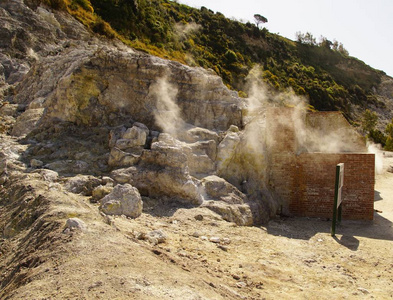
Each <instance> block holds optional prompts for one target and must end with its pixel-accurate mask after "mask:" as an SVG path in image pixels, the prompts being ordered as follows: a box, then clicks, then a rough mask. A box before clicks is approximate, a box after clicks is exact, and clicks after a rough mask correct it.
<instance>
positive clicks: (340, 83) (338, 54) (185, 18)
mask: <svg viewBox="0 0 393 300" xmlns="http://www.w3.org/2000/svg"><path fill="white" fill-rule="evenodd" d="M35 1H42V2H45V3H46V4H49V5H50V6H52V7H57V8H59V9H67V10H68V11H69V12H70V13H71V14H73V15H74V16H76V17H77V18H79V19H80V20H81V21H82V22H83V23H84V24H85V25H87V26H89V27H90V28H91V29H92V30H93V31H95V32H97V33H99V34H102V35H106V36H108V37H111V38H113V37H115V36H117V37H118V38H120V39H122V40H123V41H125V42H126V43H128V44H129V45H131V46H133V47H135V48H137V49H139V50H143V51H146V52H149V53H151V54H155V55H159V56H161V57H165V58H170V59H174V60H178V61H180V62H183V63H187V64H189V65H197V66H202V67H205V68H211V69H213V70H214V71H215V72H216V73H217V74H218V75H220V76H221V77H222V78H223V80H224V82H225V83H226V84H227V85H228V86H230V87H231V88H233V89H236V90H238V91H239V94H240V95H241V96H245V95H246V94H245V93H244V92H243V90H244V84H245V78H246V76H247V74H248V72H249V71H250V69H251V68H252V67H254V66H255V65H259V66H260V68H261V69H262V70H263V73H262V74H263V75H262V76H263V78H262V79H263V80H264V81H266V82H267V83H268V84H269V85H270V86H271V87H273V88H274V89H276V90H281V91H283V90H287V89H288V88H292V89H293V91H294V92H295V93H296V94H299V95H305V96H306V97H308V98H309V101H310V104H311V105H312V106H314V107H315V108H316V109H318V110H341V111H342V112H343V113H344V114H345V115H346V116H347V118H348V119H351V104H352V103H355V104H359V105H363V106H364V107H367V106H369V105H370V103H372V104H373V105H376V106H378V105H383V104H381V103H379V102H378V101H377V99H376V98H375V97H374V96H373V93H372V88H373V87H374V86H376V85H378V84H379V82H380V78H381V76H382V75H383V74H384V73H383V72H382V71H377V70H374V69H372V68H371V67H369V66H367V65H366V64H364V63H363V62H361V61H359V60H357V59H356V58H353V57H349V56H348V53H347V52H346V50H345V49H344V48H343V47H342V45H341V44H335V43H332V42H330V41H328V40H327V39H324V40H323V41H322V42H321V43H316V42H315V39H314V38H313V37H312V36H310V35H309V34H306V35H302V34H298V40H297V41H291V40H288V39H286V38H283V37H281V36H279V35H277V34H273V33H270V32H269V31H268V30H267V29H266V28H258V27H257V26H256V25H255V24H252V23H249V22H248V23H246V24H244V23H242V22H239V21H236V20H230V19H228V18H226V17H225V16H224V15H223V14H221V13H219V12H216V13H214V12H213V11H211V10H209V9H207V8H205V7H202V8H201V9H196V8H191V7H189V6H186V5H183V4H180V3H177V2H176V1H169V0H35ZM93 11H94V13H93ZM266 21H267V20H266ZM108 24H110V26H109V25H108ZM112 28H113V29H114V30H113V29H112Z"/></svg>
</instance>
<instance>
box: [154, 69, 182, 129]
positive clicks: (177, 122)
mask: <svg viewBox="0 0 393 300" xmlns="http://www.w3.org/2000/svg"><path fill="white" fill-rule="evenodd" d="M150 88H151V90H150V92H151V93H152V95H153V96H154V97H155V98H156V101H157V102H156V107H157V109H156V111H155V114H154V116H155V119H156V123H157V125H158V126H159V127H160V128H161V129H162V130H163V132H165V133H169V134H171V135H172V136H174V137H176V136H177V134H178V133H179V131H180V130H182V128H184V127H185V122H184V121H183V119H182V118H181V116H180V115H181V112H180V108H179V106H178V105H177V103H176V95H177V92H178V90H177V88H176V87H174V86H173V85H172V84H170V83H169V82H168V79H167V77H166V76H164V77H162V78H159V79H158V80H157V82H156V83H155V84H153V85H152V86H151V87H150Z"/></svg>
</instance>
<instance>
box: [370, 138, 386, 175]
mask: <svg viewBox="0 0 393 300" xmlns="http://www.w3.org/2000/svg"><path fill="white" fill-rule="evenodd" d="M367 149H368V153H373V154H374V155H375V174H382V173H383V152H382V150H381V145H379V144H374V143H371V142H369V143H368V144H367Z"/></svg>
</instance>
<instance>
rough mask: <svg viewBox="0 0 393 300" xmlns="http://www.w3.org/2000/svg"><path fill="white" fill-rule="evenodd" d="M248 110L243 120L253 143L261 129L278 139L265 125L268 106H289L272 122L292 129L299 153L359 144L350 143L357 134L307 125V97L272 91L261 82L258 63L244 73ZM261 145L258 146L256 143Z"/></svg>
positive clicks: (349, 148) (340, 149) (348, 149)
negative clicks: (288, 112)
mask: <svg viewBox="0 0 393 300" xmlns="http://www.w3.org/2000/svg"><path fill="white" fill-rule="evenodd" d="M247 91H248V94H249V97H248V98H247V99H246V101H247V112H246V117H245V123H246V124H248V126H247V127H248V128H247V127H246V130H247V129H248V131H249V132H248V133H247V136H250V141H248V142H247V143H248V144H252V143H256V142H257V141H256V140H257V139H258V138H257V137H258V136H259V137H260V136H261V131H263V132H265V137H264V138H265V139H269V138H270V139H273V140H274V139H277V137H276V136H271V137H269V135H272V134H275V133H274V132H272V131H271V130H269V128H265V123H264V119H266V115H265V114H266V113H269V108H272V107H290V108H293V109H292V111H291V113H290V115H289V116H288V115H284V116H281V117H280V116H277V117H276V119H275V122H277V123H278V124H282V125H285V127H291V128H292V130H293V131H294V132H295V138H296V143H297V148H298V149H299V151H301V152H321V153H340V152H356V151H359V150H358V149H359V147H356V146H353V145H354V144H353V143H351V142H352V141H351V140H350V138H353V140H356V137H354V136H352V137H348V131H347V130H345V128H333V129H332V128H314V127H312V126H308V125H307V124H306V112H307V107H308V101H307V99H306V98H304V97H301V96H298V95H295V93H294V92H293V91H292V90H290V89H289V90H287V91H286V92H281V93H275V92H273V91H272V90H271V89H270V88H269V87H268V85H267V84H266V83H265V82H264V81H263V73H262V71H261V67H260V66H256V67H254V68H253V69H252V70H251V71H250V73H249V75H248V76H247ZM258 147H260V145H258Z"/></svg>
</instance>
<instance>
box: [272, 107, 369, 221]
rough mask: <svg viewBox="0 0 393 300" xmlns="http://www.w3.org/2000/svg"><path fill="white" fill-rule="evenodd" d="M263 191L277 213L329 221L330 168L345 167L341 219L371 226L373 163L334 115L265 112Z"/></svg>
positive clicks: (332, 176) (287, 110) (332, 174)
mask: <svg viewBox="0 0 393 300" xmlns="http://www.w3.org/2000/svg"><path fill="white" fill-rule="evenodd" d="M266 128H267V129H268V130H269V134H267V135H266V136H267V139H266V144H267V149H268V152H269V162H268V164H269V167H268V169H269V187H270V189H271V190H273V191H274V193H275V195H276V197H277V198H278V200H279V201H281V205H282V210H283V212H286V213H289V214H292V215H295V216H307V217H327V218H329V217H331V216H332V213H333V199H334V182H335V166H336V165H337V164H338V163H344V164H345V174H344V187H343V191H342V199H343V208H342V209H343V218H345V219H354V220H372V219H373V211H374V182H375V179H374V178H375V176H374V175H375V157H374V154H368V153H367V149H366V144H365V141H364V139H363V138H362V137H361V136H360V135H358V134H357V133H356V132H355V130H354V129H352V128H351V126H350V125H349V123H348V122H347V121H346V119H345V118H344V117H343V115H342V114H341V113H340V112H310V113H299V112H298V111H297V110H295V109H291V108H271V109H269V110H268V111H267V116H266Z"/></svg>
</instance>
